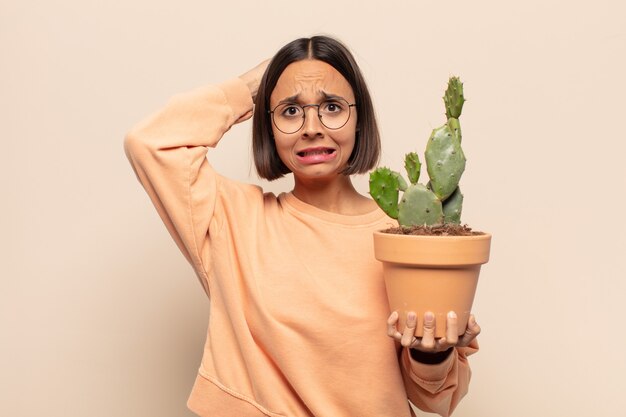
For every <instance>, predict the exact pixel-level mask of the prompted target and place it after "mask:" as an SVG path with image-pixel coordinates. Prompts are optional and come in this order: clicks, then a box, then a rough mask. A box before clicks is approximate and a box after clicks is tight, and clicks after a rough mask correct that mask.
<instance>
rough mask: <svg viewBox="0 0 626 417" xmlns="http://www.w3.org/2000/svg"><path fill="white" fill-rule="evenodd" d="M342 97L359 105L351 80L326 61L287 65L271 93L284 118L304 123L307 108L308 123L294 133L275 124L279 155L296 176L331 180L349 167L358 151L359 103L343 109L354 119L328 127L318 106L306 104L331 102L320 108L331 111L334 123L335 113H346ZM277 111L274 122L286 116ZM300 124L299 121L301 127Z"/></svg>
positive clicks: (299, 62)
mask: <svg viewBox="0 0 626 417" xmlns="http://www.w3.org/2000/svg"><path fill="white" fill-rule="evenodd" d="M340 99H344V100H345V102H347V103H348V104H354V102H355V97H354V92H353V91H352V88H351V87H350V84H349V83H348V81H347V80H346V79H345V78H344V77H343V76H342V75H341V74H340V73H339V72H338V71H337V70H336V69H335V68H333V67H332V66H331V65H329V64H327V63H325V62H323V61H318V60H303V61H297V62H294V63H292V64H290V65H289V66H287V68H285V70H284V71H283V73H282V74H281V76H280V78H279V79H278V82H277V83H276V87H275V88H274V91H272V94H271V96H270V108H271V109H272V110H274V109H275V108H276V107H277V106H279V105H280V110H281V111H282V113H283V116H284V117H283V118H284V119H286V118H288V117H291V118H292V119H293V120H300V121H301V120H302V119H301V118H300V117H298V112H299V111H301V110H302V111H304V114H305V120H304V124H303V125H302V127H301V128H300V129H299V130H297V131H296V132H294V133H284V132H283V131H288V130H290V129H284V128H283V129H282V130H283V131H281V130H279V129H277V127H276V124H274V123H272V130H273V133H274V141H275V142H276V149H277V151H278V156H279V157H280V159H281V160H282V161H283V163H284V164H285V165H287V167H288V168H289V169H290V170H291V171H292V172H293V174H294V176H295V177H296V178H298V179H331V178H332V177H335V176H337V175H339V173H340V172H341V171H342V170H343V169H344V168H345V166H346V164H347V162H348V159H349V158H350V155H351V154H352V150H353V149H354V141H355V133H356V124H357V114H356V107H350V108H347V109H344V111H349V112H350V118H349V120H348V122H347V123H346V124H345V125H344V126H342V127H340V128H339V129H329V128H327V127H326V126H324V125H323V124H322V123H321V121H320V119H319V117H318V107H315V106H310V107H304V106H307V105H310V104H314V105H318V104H321V103H326V104H324V108H323V109H322V110H321V111H322V112H325V113H328V116H327V117H326V118H325V120H326V122H325V123H327V124H331V123H329V122H328V121H329V120H331V118H332V117H334V115H335V113H336V112H340V111H342V110H341V108H340V106H341V103H342V101H341V100H340ZM334 103H337V104H334ZM290 104H292V105H299V106H302V107H303V108H300V109H299V108H297V107H294V106H289V105H290ZM285 105H286V106H285ZM276 113H278V112H276ZM276 113H275V114H274V115H273V116H274V120H275V121H276V120H277V119H276V118H277V117H281V115H280V114H276ZM323 117H324V116H323ZM298 124H299V123H297V122H296V127H297V125H298ZM331 127H334V126H331Z"/></svg>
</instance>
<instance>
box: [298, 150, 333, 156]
mask: <svg viewBox="0 0 626 417" xmlns="http://www.w3.org/2000/svg"><path fill="white" fill-rule="evenodd" d="M332 151H333V150H332V149H313V150H310V151H302V152H300V153H301V154H302V155H319V154H322V153H331V152H332Z"/></svg>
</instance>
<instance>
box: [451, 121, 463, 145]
mask: <svg viewBox="0 0 626 417" xmlns="http://www.w3.org/2000/svg"><path fill="white" fill-rule="evenodd" d="M448 127H449V128H450V131H451V132H452V135H453V136H454V137H455V138H457V139H458V140H459V143H461V139H462V135H461V123H459V119H455V118H454V117H451V118H450V119H448Z"/></svg>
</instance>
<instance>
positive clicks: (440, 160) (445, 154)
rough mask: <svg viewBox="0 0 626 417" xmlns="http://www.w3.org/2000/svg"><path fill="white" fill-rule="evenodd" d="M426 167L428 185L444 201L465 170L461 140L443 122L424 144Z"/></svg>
mask: <svg viewBox="0 0 626 417" xmlns="http://www.w3.org/2000/svg"><path fill="white" fill-rule="evenodd" d="M425 156H426V169H427V170H428V176H429V177H430V187H431V189H432V190H433V192H434V193H435V195H436V196H437V197H438V198H439V199H440V200H441V201H444V200H445V199H446V198H448V197H449V196H450V194H452V193H453V192H454V190H455V189H456V187H457V186H458V185H459V180H460V179H461V175H462V174H463V171H464V170H465V155H464V154H463V149H462V148H461V142H459V140H458V139H457V138H455V136H454V135H453V134H452V131H451V130H450V127H449V126H448V125H447V124H445V125H443V126H441V127H438V128H437V129H434V130H433V133H432V134H431V135H430V139H429V140H428V145H427V146H426V155H425Z"/></svg>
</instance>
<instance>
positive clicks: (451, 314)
mask: <svg viewBox="0 0 626 417" xmlns="http://www.w3.org/2000/svg"><path fill="white" fill-rule="evenodd" d="M448 318H449V319H455V318H456V313H455V312H454V311H450V312H449V313H448Z"/></svg>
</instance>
